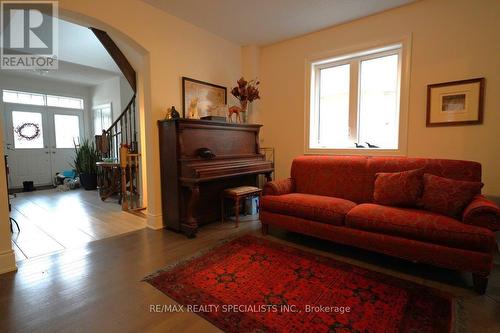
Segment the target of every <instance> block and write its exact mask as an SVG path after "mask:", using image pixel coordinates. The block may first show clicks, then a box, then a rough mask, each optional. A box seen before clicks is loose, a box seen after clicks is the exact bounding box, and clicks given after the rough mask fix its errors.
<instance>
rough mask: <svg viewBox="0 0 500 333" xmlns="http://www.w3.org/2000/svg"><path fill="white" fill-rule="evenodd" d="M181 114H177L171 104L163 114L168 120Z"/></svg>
mask: <svg viewBox="0 0 500 333" xmlns="http://www.w3.org/2000/svg"><path fill="white" fill-rule="evenodd" d="M180 117H181V115H180V114H179V112H178V111H177V110H176V109H175V106H173V105H172V107H171V108H170V109H168V110H167V114H166V115H165V119H166V120H170V119H178V118H180Z"/></svg>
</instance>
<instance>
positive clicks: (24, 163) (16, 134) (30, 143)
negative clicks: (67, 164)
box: [5, 104, 52, 187]
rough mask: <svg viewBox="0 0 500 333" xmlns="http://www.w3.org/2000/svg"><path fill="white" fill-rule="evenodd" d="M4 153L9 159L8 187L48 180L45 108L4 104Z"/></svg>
mask: <svg viewBox="0 0 500 333" xmlns="http://www.w3.org/2000/svg"><path fill="white" fill-rule="evenodd" d="M6 107H7V110H6V111H7V112H6V119H5V120H6V121H5V125H6V127H7V128H6V131H5V135H6V154H7V155H8V159H9V171H10V179H9V181H10V183H9V187H22V186H23V181H33V182H34V183H35V185H47V184H51V183H52V176H51V157H50V142H49V134H48V123H47V117H46V115H45V110H44V108H42V107H37V106H31V105H29V106H28V105H26V106H25V105H7V104H6Z"/></svg>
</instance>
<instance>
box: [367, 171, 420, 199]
mask: <svg viewBox="0 0 500 333" xmlns="http://www.w3.org/2000/svg"><path fill="white" fill-rule="evenodd" d="M423 174H424V171H423V169H416V170H409V171H402V172H391V173H387V172H379V173H377V174H376V175H375V190H374V191H373V199H374V201H375V203H378V204H381V205H386V206H416V205H417V203H418V199H419V198H420V197H421V195H422V190H423V180H422V176H423Z"/></svg>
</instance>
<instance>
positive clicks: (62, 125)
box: [54, 114, 80, 148]
mask: <svg viewBox="0 0 500 333" xmlns="http://www.w3.org/2000/svg"><path fill="white" fill-rule="evenodd" d="M79 120H80V119H79V117H78V116H71V115H65V114H55V115H54V124H55V136H56V148H73V147H74V146H75V145H74V142H78V140H79V138H80V121H79Z"/></svg>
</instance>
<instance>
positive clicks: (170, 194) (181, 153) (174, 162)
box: [158, 119, 274, 237]
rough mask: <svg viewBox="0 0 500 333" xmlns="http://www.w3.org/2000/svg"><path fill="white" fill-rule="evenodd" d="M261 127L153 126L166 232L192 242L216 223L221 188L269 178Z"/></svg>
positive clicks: (187, 122) (173, 122) (162, 122)
mask: <svg viewBox="0 0 500 333" xmlns="http://www.w3.org/2000/svg"><path fill="white" fill-rule="evenodd" d="M261 127H262V125H258V124H234V123H221V122H213V121H209V120H195V119H174V120H160V121H158V129H159V139H160V173H161V188H162V213H163V224H164V226H165V227H167V228H169V229H172V230H175V231H180V232H183V233H184V234H186V236H188V237H195V235H196V233H197V231H198V227H199V226H200V225H203V224H206V223H210V222H215V221H219V220H220V218H221V216H220V197H221V193H222V191H223V190H224V189H226V188H230V187H238V186H244V185H250V186H256V185H257V182H258V175H260V174H263V175H265V176H266V178H267V180H270V179H271V174H272V173H273V171H274V166H273V163H272V162H270V161H267V160H266V158H265V156H264V155H263V154H261V153H260V147H259V132H260V128H261Z"/></svg>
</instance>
